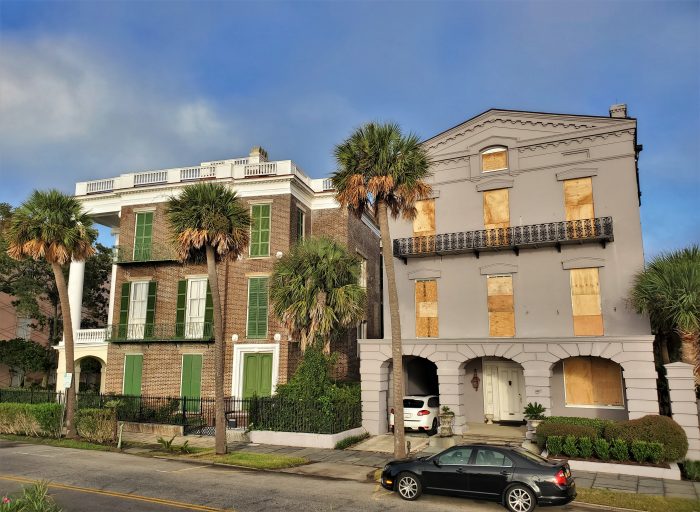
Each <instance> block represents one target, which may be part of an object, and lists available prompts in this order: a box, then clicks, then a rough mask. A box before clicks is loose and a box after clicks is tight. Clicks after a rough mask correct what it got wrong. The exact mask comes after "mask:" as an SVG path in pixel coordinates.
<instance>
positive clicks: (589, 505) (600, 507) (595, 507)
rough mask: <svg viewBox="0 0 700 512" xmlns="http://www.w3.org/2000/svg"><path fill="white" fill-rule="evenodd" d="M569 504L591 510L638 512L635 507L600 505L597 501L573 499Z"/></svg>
mask: <svg viewBox="0 0 700 512" xmlns="http://www.w3.org/2000/svg"><path fill="white" fill-rule="evenodd" d="M569 504H573V505H576V506H578V507H581V508H588V509H591V510H610V511H611V512H640V511H639V510H637V509H632V508H622V507H611V506H610V505H600V504H598V503H586V502H585V501H578V500H574V501H572V502H570V503H569Z"/></svg>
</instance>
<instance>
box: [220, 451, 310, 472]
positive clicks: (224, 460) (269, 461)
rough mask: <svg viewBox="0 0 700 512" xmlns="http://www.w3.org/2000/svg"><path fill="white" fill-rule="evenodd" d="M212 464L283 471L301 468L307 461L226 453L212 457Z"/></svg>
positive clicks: (302, 458) (282, 456) (294, 458)
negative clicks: (295, 467)
mask: <svg viewBox="0 0 700 512" xmlns="http://www.w3.org/2000/svg"><path fill="white" fill-rule="evenodd" d="M214 462H218V463H219V464H230V465H232V466H244V467H246V468H254V469H283V468H293V467H294V466H302V465H304V464H306V463H308V462H309V461H308V459H305V458H304V457H287V456H285V455H270V454H267V453H246V452H233V453H227V454H226V455H216V456H214Z"/></svg>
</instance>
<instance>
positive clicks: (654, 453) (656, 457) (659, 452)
mask: <svg viewBox="0 0 700 512" xmlns="http://www.w3.org/2000/svg"><path fill="white" fill-rule="evenodd" d="M663 458H664V445H663V443H659V442H657V441H653V442H651V443H649V460H650V461H651V462H653V463H654V464H659V463H660V462H661V461H662V460H663Z"/></svg>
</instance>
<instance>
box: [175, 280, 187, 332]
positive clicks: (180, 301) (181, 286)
mask: <svg viewBox="0 0 700 512" xmlns="http://www.w3.org/2000/svg"><path fill="white" fill-rule="evenodd" d="M186 305H187V281H186V280H182V281H178V283H177V309H176V313H175V336H176V337H178V338H184V337H185V318H186V317H185V313H186Z"/></svg>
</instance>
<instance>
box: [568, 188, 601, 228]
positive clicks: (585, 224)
mask: <svg viewBox="0 0 700 512" xmlns="http://www.w3.org/2000/svg"><path fill="white" fill-rule="evenodd" d="M564 208H565V210H566V220H567V221H579V222H576V223H574V224H571V225H570V226H569V233H568V236H569V237H570V238H581V237H583V236H586V234H587V233H588V234H592V232H591V230H592V229H593V228H594V223H593V221H592V220H591V219H594V218H595V209H594V208H593V181H592V178H590V177H589V178H578V179H575V180H565V181H564Z"/></svg>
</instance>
